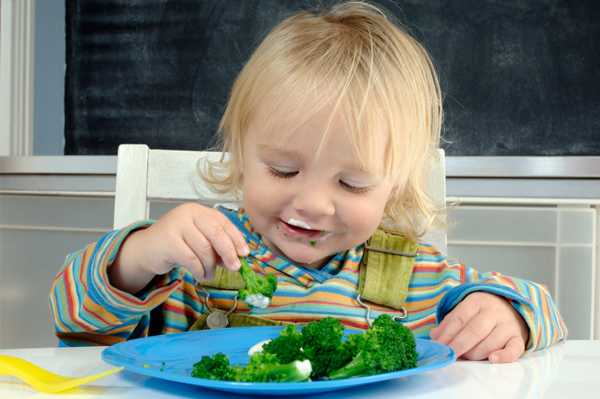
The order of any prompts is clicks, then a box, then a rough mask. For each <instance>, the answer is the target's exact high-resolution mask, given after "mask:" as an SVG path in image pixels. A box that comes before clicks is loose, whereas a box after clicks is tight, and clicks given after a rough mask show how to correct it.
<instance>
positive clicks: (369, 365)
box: [329, 315, 418, 380]
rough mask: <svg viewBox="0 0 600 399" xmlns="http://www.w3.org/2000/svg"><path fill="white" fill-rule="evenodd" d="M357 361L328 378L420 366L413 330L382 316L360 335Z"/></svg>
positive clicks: (355, 357) (333, 378)
mask: <svg viewBox="0 0 600 399" xmlns="http://www.w3.org/2000/svg"><path fill="white" fill-rule="evenodd" d="M361 335H362V338H361V339H359V340H357V342H356V344H357V345H356V349H358V350H359V352H358V353H357V354H356V356H354V358H353V359H352V360H351V361H350V362H349V363H347V364H346V365H344V366H343V367H341V368H340V369H338V370H335V371H332V372H330V373H329V379H331V380H338V379H342V378H351V377H361V376H365V375H373V374H381V373H387V372H390V371H398V370H405V369H409V368H414V367H417V357H418V354H417V351H416V341H415V338H414V336H413V335H412V333H411V332H410V330H409V329H408V328H407V327H406V326H404V325H402V324H400V323H397V322H395V321H394V320H393V319H392V318H391V317H390V316H389V315H381V316H379V317H378V318H377V320H375V322H373V325H372V326H371V328H370V329H369V330H367V331H365V332H363V333H361Z"/></svg>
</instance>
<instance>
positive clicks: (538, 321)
mask: <svg viewBox="0 0 600 399" xmlns="http://www.w3.org/2000/svg"><path fill="white" fill-rule="evenodd" d="M220 210H221V212H223V213H224V214H225V215H226V216H227V217H228V218H229V219H230V220H231V221H232V222H233V223H234V224H235V225H236V226H237V227H238V229H239V230H240V231H241V232H242V233H243V234H244V236H245V238H246V241H247V242H248V245H249V247H250V257H251V258H252V260H253V263H252V264H251V265H252V267H253V268H254V270H255V272H256V273H259V274H261V275H266V274H267V273H274V274H275V276H276V277H277V283H278V288H277V291H276V292H275V295H274V297H273V299H272V301H271V305H269V306H268V307H267V308H266V309H259V308H249V307H248V306H247V305H246V304H244V303H243V302H241V301H240V302H238V305H237V308H236V309H235V312H238V313H240V314H248V315H254V316H259V317H262V318H265V319H271V320H276V321H289V322H309V321H312V320H320V319H322V318H324V317H326V316H333V317H336V318H338V319H339V320H340V321H341V322H342V323H343V324H344V325H345V326H346V327H347V328H357V329H366V328H368V324H367V320H366V311H365V309H364V308H363V307H362V306H360V304H359V303H358V302H357V300H356V297H357V294H358V285H359V270H360V261H361V258H362V254H363V245H359V246H357V247H355V248H352V249H350V250H348V251H344V252H341V253H339V254H337V255H336V256H335V257H334V258H333V259H332V260H331V261H330V262H329V263H328V264H326V265H325V266H324V267H323V268H321V269H320V270H312V269H308V268H304V267H301V266H297V265H295V264H293V263H291V262H289V261H288V260H286V259H284V258H282V257H280V256H278V255H276V254H274V253H273V252H271V251H270V250H269V249H267V248H266V247H265V246H264V245H263V244H262V242H261V240H260V237H259V235H258V234H257V233H256V232H255V231H254V229H253V228H252V226H251V225H250V223H249V221H248V218H247V217H246V215H245V213H244V210H243V209H242V210H239V211H236V212H234V211H229V210H226V209H224V208H221V209H220ZM152 223H153V222H152V221H142V222H138V223H134V224H132V225H130V226H128V227H127V228H124V229H121V230H115V231H113V232H111V233H108V234H106V235H105V236H103V237H102V238H101V239H100V240H99V241H98V242H97V243H93V244H90V245H88V246H87V247H85V248H84V249H82V250H80V251H78V252H75V253H73V254H70V255H68V256H67V258H66V260H65V263H64V265H63V267H62V268H61V270H60V272H59V273H58V275H57V276H56V278H55V280H54V284H53V286H52V291H51V292H50V298H49V301H50V307H51V310H52V312H53V315H54V324H55V330H56V335H57V336H58V338H59V339H60V340H61V341H63V342H65V343H66V344H68V345H69V346H81V345H111V344H114V343H118V342H122V341H124V340H127V339H133V338H139V337H144V336H147V335H148V333H149V326H150V315H151V313H150V311H151V310H153V309H155V308H158V309H157V310H158V311H160V312H161V313H162V318H163V321H164V323H163V327H162V333H163V334H169V333H175V332H184V331H187V330H188V329H189V328H190V326H191V325H192V324H193V323H194V322H195V321H196V319H197V318H198V317H199V316H200V315H201V314H203V313H204V312H206V311H207V310H208V309H207V307H206V302H205V296H204V295H198V294H197V292H196V290H195V287H194V280H193V278H192V276H191V275H190V274H189V273H188V272H187V270H185V269H183V268H181V267H176V268H174V269H172V270H171V271H170V272H169V273H167V274H165V275H162V276H156V278H155V279H154V280H153V282H152V283H151V285H150V286H149V287H148V288H147V289H146V290H145V291H144V293H143V294H141V295H140V296H139V297H136V296H134V295H131V294H128V293H125V292H123V291H120V290H117V289H116V288H114V287H112V286H111V285H110V283H109V281H108V276H107V270H108V268H109V267H110V264H111V263H112V261H113V260H114V258H115V256H116V255H117V252H118V250H119V247H120V244H121V243H122V241H123V240H124V238H125V237H126V236H127V235H128V234H129V233H130V232H132V231H134V230H137V229H141V228H146V227H148V226H150V225H151V224H152ZM209 291H210V299H209V301H210V303H209V305H210V307H211V308H213V309H215V308H216V309H219V310H223V311H228V310H230V309H231V308H232V307H233V304H234V295H235V294H236V293H237V292H236V291H230V290H219V289H209ZM474 291H485V292H490V293H494V294H497V295H501V296H503V297H505V298H506V299H507V300H508V301H509V302H510V303H511V304H512V305H513V306H514V307H515V309H516V310H517V311H518V312H519V313H520V314H521V315H522V316H523V318H524V320H525V321H526V323H527V325H528V326H529V329H530V334H529V337H530V338H529V342H527V344H526V352H525V353H528V352H531V351H533V350H536V349H540V348H544V347H547V346H549V345H552V344H553V343H554V342H556V341H558V340H560V339H563V338H565V336H566V327H565V325H564V323H563V321H562V319H561V317H560V315H559V314H558V311H557V309H556V306H555V304H554V302H553V301H552V299H551V298H550V295H549V293H548V290H547V289H546V287H544V286H541V285H538V284H535V283H532V282H529V281H525V280H522V279H518V278H513V277H507V276H502V275H500V274H499V273H478V272H477V271H475V270H473V269H471V268H468V267H466V266H465V265H463V264H461V263H460V262H458V261H456V260H454V259H449V258H447V257H446V256H444V255H443V254H441V253H440V252H439V251H437V250H436V249H435V248H433V247H432V246H430V245H428V244H426V243H424V242H420V243H419V255H418V256H417V258H416V259H415V264H414V268H413V273H412V276H411V280H410V283H409V287H408V296H407V299H406V302H405V304H404V307H405V309H406V311H407V312H408V316H407V317H406V318H405V319H404V320H403V323H404V324H405V325H406V326H408V327H409V328H410V329H411V330H412V332H413V333H414V335H415V337H417V338H424V339H429V331H430V330H431V329H432V328H433V327H435V326H436V325H437V323H438V321H441V320H442V319H443V317H444V316H445V315H446V314H447V313H448V312H450V311H451V310H452V308H454V307H455V306H456V305H457V304H458V303H459V302H460V301H461V300H462V299H463V298H464V297H465V296H466V295H468V294H469V293H471V292H474ZM368 305H369V306H370V307H371V318H372V319H375V318H376V317H377V316H379V315H380V314H381V313H387V314H389V315H392V316H393V315H395V314H397V315H401V313H402V312H401V311H398V310H395V309H391V308H388V307H385V306H382V305H378V304H375V303H368ZM153 314H156V313H154V312H153Z"/></svg>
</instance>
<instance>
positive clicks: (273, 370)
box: [256, 360, 312, 382]
mask: <svg viewBox="0 0 600 399" xmlns="http://www.w3.org/2000/svg"><path fill="white" fill-rule="evenodd" d="M311 372H312V367H311V365H310V361H308V360H304V361H302V362H301V361H295V362H292V363H288V364H279V365H272V364H267V365H264V366H262V367H261V369H260V370H259V371H258V372H257V373H256V374H257V376H259V377H260V376H275V375H278V376H279V377H278V378H277V381H278V382H300V381H305V380H307V379H308V377H309V376H310V373H311Z"/></svg>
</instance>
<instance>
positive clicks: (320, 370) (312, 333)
mask: <svg viewBox="0 0 600 399" xmlns="http://www.w3.org/2000/svg"><path fill="white" fill-rule="evenodd" d="M343 336H344V325H343V324H342V323H341V322H340V321H339V320H338V319H336V318H333V317H326V318H324V319H323V320H321V321H319V322H316V321H311V322H310V323H308V325H307V326H305V327H303V328H302V349H303V353H304V356H305V357H306V359H308V360H310V362H311V363H312V368H313V372H312V375H311V377H325V376H327V375H328V374H329V373H330V372H332V371H334V370H337V369H338V368H340V367H341V366H343V365H344V364H346V363H347V362H349V361H350V359H352V354H351V353H350V352H349V351H348V350H347V349H346V347H345V345H344V344H343V343H342V337H343Z"/></svg>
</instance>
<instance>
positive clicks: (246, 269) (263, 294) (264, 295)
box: [238, 257, 277, 309]
mask: <svg viewBox="0 0 600 399" xmlns="http://www.w3.org/2000/svg"><path fill="white" fill-rule="evenodd" d="M240 262H241V263H242V266H241V267H240V274H241V275H242V278H243V279H244V283H246V289H244V290H239V291H238V295H239V297H240V299H241V300H242V301H244V302H245V303H246V305H248V306H250V307H251V308H254V307H256V308H261V309H264V308H266V307H267V306H269V304H270V303H271V298H273V294H274V293H275V290H276V289H277V279H276V278H275V275H274V274H273V273H269V274H267V278H266V279H265V278H264V277H262V276H259V275H258V274H256V273H254V270H252V268H251V267H250V265H248V262H247V261H246V259H245V258H242V257H240Z"/></svg>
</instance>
